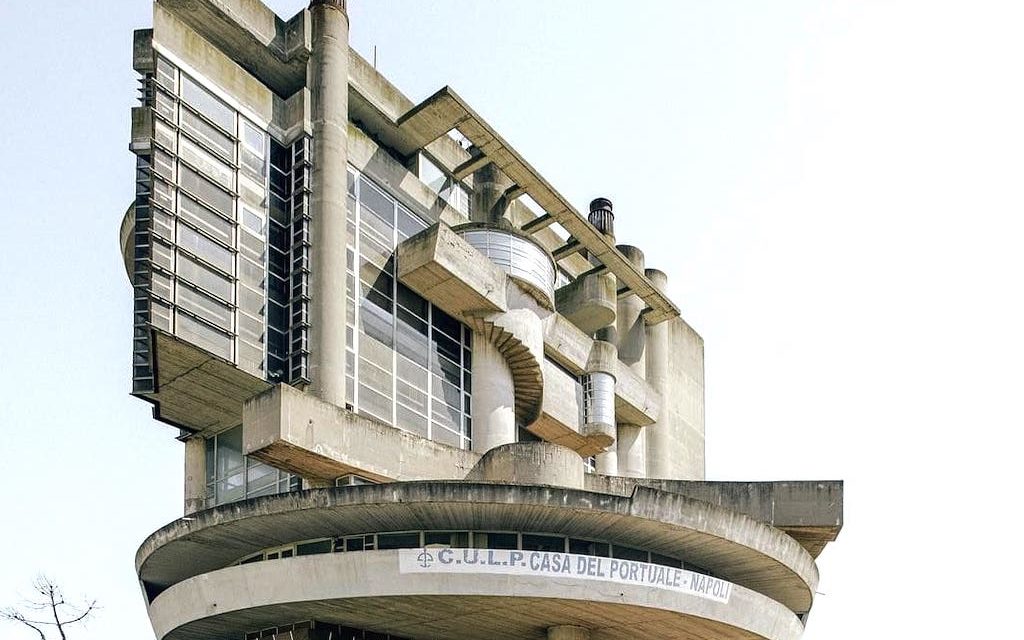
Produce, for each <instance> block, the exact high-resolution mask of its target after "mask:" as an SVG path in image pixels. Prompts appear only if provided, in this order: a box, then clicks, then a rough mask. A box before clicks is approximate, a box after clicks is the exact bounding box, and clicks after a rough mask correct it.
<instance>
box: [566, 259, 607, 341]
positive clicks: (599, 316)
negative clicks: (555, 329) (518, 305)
mask: <svg viewBox="0 0 1024 640" xmlns="http://www.w3.org/2000/svg"><path fill="white" fill-rule="evenodd" d="M615 307H616V298H615V276H614V275H612V274H611V273H595V274H591V275H589V276H585V277H582V278H578V279H577V280H575V281H573V282H572V283H570V284H567V285H566V286H564V287H562V288H561V289H559V290H558V291H556V292H555V308H556V309H558V312H559V313H560V314H562V315H563V316H565V317H566V319H568V320H569V322H572V323H573V324H574V325H576V326H577V327H579V329H580V331H582V332H583V333H585V334H587V335H591V334H593V333H594V332H595V331H597V330H598V329H600V328H601V327H604V326H607V325H610V324H614V323H615Z"/></svg>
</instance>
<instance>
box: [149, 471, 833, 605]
mask: <svg viewBox="0 0 1024 640" xmlns="http://www.w3.org/2000/svg"><path fill="white" fill-rule="evenodd" d="M193 517H194V520H178V521H176V522H173V523H171V524H169V525H167V526H166V527H164V528H163V529H160V530H159V531H157V532H156V533H154V534H153V535H151V536H150V537H149V538H148V539H147V540H146V541H145V542H144V543H143V545H142V547H141V548H140V549H139V552H138V554H137V555H136V567H137V569H138V572H139V578H140V579H141V580H142V581H143V583H144V584H145V585H146V588H147V589H148V590H150V591H151V592H159V591H161V590H163V589H166V588H167V587H169V586H171V585H174V584H177V583H179V582H181V581H183V580H187V579H188V578H191V577H193V576H197V575H201V574H205V573H208V572H210V571H215V570H218V569H222V568H224V567H227V566H228V565H230V564H232V563H234V562H236V561H237V560H239V559H240V558H242V557H244V556H246V555H249V554H252V553H254V552H256V551H259V550H261V549H267V548H271V547H274V546H279V545H283V544H290V543H295V542H299V541H302V540H311V539H316V538H322V537H333V536H341V535H355V534H361V533H375V532H385V531H411V530H435V531H452V530H456V531H459V530H477V531H480V530H489V531H528V532H537V533H556V534H558V535H565V536H574V537H581V538H587V539H592V540H604V541H607V542H611V543H613V544H621V545H626V546H630V547H635V548H642V549H646V550H649V551H653V552H656V553H660V554H663V555H667V556H670V557H676V558H682V559H683V560H684V561H690V562H692V563H694V564H697V565H699V566H703V567H706V568H707V569H709V570H710V571H712V572H713V573H715V575H718V576H720V577H722V578H724V579H726V580H729V581H730V582H733V583H735V584H738V585H742V586H745V587H748V588H750V589H753V590H755V591H757V592H759V593H762V594H764V595H766V596H768V597H769V598H771V599H772V600H775V601H777V602H780V603H782V604H784V605H785V606H786V607H788V608H789V609H790V610H792V611H796V612H805V611H808V610H809V609H810V607H811V602H812V599H813V593H814V588H815V587H816V586H817V582H818V571H817V568H816V567H815V565H814V560H813V559H812V558H811V556H810V554H808V553H807V551H806V550H804V548H803V547H801V546H800V545H799V544H798V543H797V542H796V541H795V540H793V539H792V538H791V537H789V536H787V535H786V534H784V533H783V532H781V531H779V530H778V529H774V528H772V527H770V526H768V525H766V524H763V523H761V522H757V521H756V520H754V519H753V518H750V517H749V516H746V515H743V514H740V513H737V512H735V511H730V510H728V509H724V508H722V507H717V506H714V505H712V504H710V503H707V502H702V501H699V500H693V499H691V498H687V497H685V496H681V495H678V494H673V493H668V492H664V491H656V490H653V489H648V488H644V487H637V488H636V490H635V491H634V493H633V494H632V495H630V496H615V495H609V494H602V493H594V492H590V491H580V490H575V489H568V488H558V487H545V486H530V485H506V484H481V483H472V482H404V483H394V484H382V485H368V486H360V487H344V488H337V489H315V490H311V491H305V492H301V493H291V494H282V495H278V496H268V497H264V498H256V499H253V500H248V501H246V502H237V503H233V504H228V505H224V506H221V507H217V508H214V509H209V510H206V511H201V512H199V513H197V514H194V516H193Z"/></svg>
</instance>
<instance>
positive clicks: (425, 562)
mask: <svg viewBox="0 0 1024 640" xmlns="http://www.w3.org/2000/svg"><path fill="white" fill-rule="evenodd" d="M416 559H417V560H419V561H420V566H421V567H423V568H424V569H426V568H427V567H429V566H430V565H432V564H434V556H433V555H431V553H430V552H429V551H427V550H426V549H424V550H423V551H422V552H420V555H418V556H416Z"/></svg>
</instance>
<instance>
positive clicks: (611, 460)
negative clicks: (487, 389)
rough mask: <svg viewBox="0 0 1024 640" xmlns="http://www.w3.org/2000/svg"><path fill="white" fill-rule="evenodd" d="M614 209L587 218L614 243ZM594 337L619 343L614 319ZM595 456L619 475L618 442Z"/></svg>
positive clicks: (593, 210) (602, 201) (604, 204)
mask: <svg viewBox="0 0 1024 640" xmlns="http://www.w3.org/2000/svg"><path fill="white" fill-rule="evenodd" d="M613 210H614V208H613V205H612V201H611V200H609V199H608V198H594V199H593V200H591V202H590V213H589V215H588V216H587V220H588V221H589V222H590V224H592V225H594V228H595V229H597V230H598V231H600V232H601V233H602V234H603V235H604V237H605V238H607V239H608V241H609V242H612V243H614V242H615V214H614V212H613ZM590 262H591V264H593V265H594V266H597V265H598V264H599V263H598V261H597V259H595V258H594V257H593V256H590ZM616 307H618V305H617V304H616ZM616 312H617V310H616ZM594 338H596V339H597V340H599V341H603V342H607V343H610V344H611V345H613V346H614V345H616V344H617V343H618V339H617V337H616V331H615V321H614V320H612V322H611V323H609V324H608V325H607V326H605V327H601V328H600V329H598V330H597V331H596V332H595V334H594ZM615 358H616V359H618V355H617V354H616V356H615ZM614 364H615V363H614V362H609V363H608V365H609V367H608V368H611V365H614ZM611 426H612V427H613V428H615V425H614V424H613V425H611ZM616 431H617V430H616ZM616 439H618V434H617V433H616ZM595 458H596V463H597V464H596V471H597V472H598V473H600V474H602V475H606V476H617V475H619V452H618V447H617V445H616V444H614V443H613V444H612V445H611V446H610V447H609V448H608V449H607V450H606V451H605V452H604V453H599V454H597V456H595ZM553 628H554V629H565V628H567V629H573V628H577V629H578V628H579V627H553ZM549 637H552V636H550V635H549ZM569 637H572V636H569Z"/></svg>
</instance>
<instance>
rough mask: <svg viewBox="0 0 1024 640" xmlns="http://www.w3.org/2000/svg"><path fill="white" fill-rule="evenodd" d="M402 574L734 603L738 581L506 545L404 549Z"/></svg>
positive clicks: (643, 563)
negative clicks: (537, 580) (515, 580)
mask: <svg viewBox="0 0 1024 640" xmlns="http://www.w3.org/2000/svg"><path fill="white" fill-rule="evenodd" d="M398 565H399V572H400V573H490V574H502V575H519V576H547V577H554V576H561V577H568V578H577V579H581V580H601V581H605V582H617V583H620V584H632V585H639V586H646V587H654V588H659V589H668V590H671V591H679V592H681V593H686V594H689V595H692V596H697V597H699V598H707V599H709V600H714V601H716V602H721V603H728V602H729V596H730V595H731V593H732V587H733V585H732V583H731V582H727V581H725V580H722V579H720V578H714V577H712V576H707V575H704V574H701V573H695V572H693V571H686V570H684V569H678V568H676V567H668V566H664V565H660V564H649V563H646V562H635V561H633V560H622V559H618V558H602V557H596V556H584V555H576V554H572V553H557V552H549V551H517V550H504V549H443V548H442V549H432V548H426V549H401V550H400V551H399V556H398Z"/></svg>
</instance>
